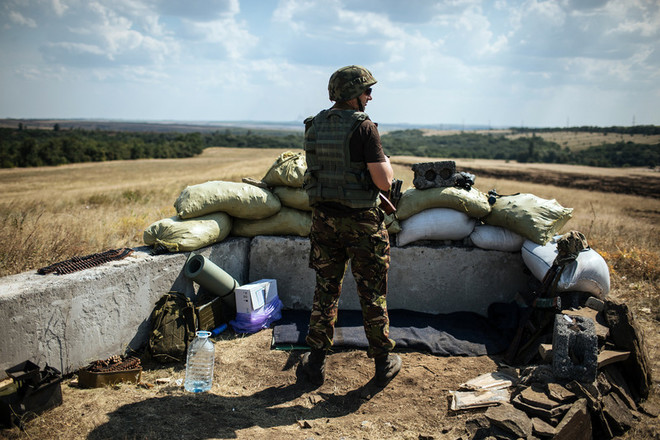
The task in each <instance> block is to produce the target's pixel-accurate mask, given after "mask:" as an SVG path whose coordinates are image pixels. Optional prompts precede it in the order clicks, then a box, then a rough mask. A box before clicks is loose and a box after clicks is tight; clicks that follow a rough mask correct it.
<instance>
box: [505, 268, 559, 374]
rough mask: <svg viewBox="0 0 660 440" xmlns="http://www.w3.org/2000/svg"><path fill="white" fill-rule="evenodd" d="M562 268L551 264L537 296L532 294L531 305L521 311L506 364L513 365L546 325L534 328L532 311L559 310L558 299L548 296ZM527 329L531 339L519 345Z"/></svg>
mask: <svg viewBox="0 0 660 440" xmlns="http://www.w3.org/2000/svg"><path fill="white" fill-rule="evenodd" d="M564 267H565V266H564V265H563V264H561V265H560V264H553V265H552V267H550V269H548V272H547V273H546V274H545V276H544V277H543V281H542V283H541V288H540V289H539V292H538V294H537V293H536V292H534V294H535V297H534V298H532V301H531V303H530V304H527V307H526V308H525V309H524V310H523V312H522V315H521V316H520V322H519V324H518V329H517V330H516V334H515V335H514V336H513V339H512V340H511V344H509V348H508V349H507V351H506V353H505V354H504V360H505V361H506V362H507V363H508V364H514V363H515V361H516V358H517V357H518V354H519V353H521V352H522V351H523V350H524V349H525V348H527V346H528V345H529V344H530V343H531V342H533V340H534V337H535V336H536V335H537V334H539V333H540V332H542V331H543V328H544V327H545V326H546V324H547V323H546V322H542V323H541V324H540V325H539V328H538V329H537V328H535V327H534V325H533V324H532V322H531V320H532V315H533V313H534V311H535V310H537V309H548V308H553V309H555V310H557V309H560V308H561V301H560V298H559V297H556V298H550V295H551V294H553V293H554V291H555V289H556V287H557V283H558V282H559V278H560V277H561V273H562V272H563V271H564ZM528 329H529V330H530V333H531V337H530V338H529V339H528V340H527V341H526V342H525V343H524V344H521V343H522V341H523V334H524V333H525V331H526V330H528ZM521 345H522V347H521Z"/></svg>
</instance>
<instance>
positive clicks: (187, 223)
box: [143, 212, 232, 252]
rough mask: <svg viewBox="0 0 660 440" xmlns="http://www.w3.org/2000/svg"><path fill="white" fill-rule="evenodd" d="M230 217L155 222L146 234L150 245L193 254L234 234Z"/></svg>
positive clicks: (219, 216) (144, 237) (145, 240)
mask: <svg viewBox="0 0 660 440" xmlns="http://www.w3.org/2000/svg"><path fill="white" fill-rule="evenodd" d="M231 224H232V221H231V217H229V216H228V215H227V214H225V213H224V212H215V213H213V214H209V215H205V216H202V217H197V218H195V219H191V220H182V219H180V218H179V217H178V216H174V217H170V218H166V219H162V220H158V221H157V222H154V223H152V224H151V225H150V226H149V227H148V228H147V229H145V231H144V234H143V239H144V243H145V244H146V245H148V246H154V247H164V248H165V249H167V250H168V251H170V252H186V251H194V250H196V249H200V248H203V247H206V246H210V245H212V244H214V243H218V242H220V241H222V240H224V239H225V237H227V235H229V232H230V231H231Z"/></svg>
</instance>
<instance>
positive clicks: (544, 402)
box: [520, 384, 560, 409]
mask: <svg viewBox="0 0 660 440" xmlns="http://www.w3.org/2000/svg"><path fill="white" fill-rule="evenodd" d="M520 400H522V401H523V402H525V403H527V404H529V405H533V406H536V407H538V408H544V409H552V408H556V407H558V406H560V403H559V402H557V401H555V400H552V399H550V398H549V397H548V396H547V395H546V394H545V390H544V389H543V388H541V386H539V385H538V384H537V385H532V386H530V387H527V388H525V389H524V390H523V391H522V392H521V393H520Z"/></svg>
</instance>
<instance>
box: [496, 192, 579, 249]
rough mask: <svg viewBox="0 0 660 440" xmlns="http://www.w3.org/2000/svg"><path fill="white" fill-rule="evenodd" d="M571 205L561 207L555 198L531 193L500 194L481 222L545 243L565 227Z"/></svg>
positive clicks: (571, 209) (571, 212)
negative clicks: (544, 197) (543, 197)
mask: <svg viewBox="0 0 660 440" xmlns="http://www.w3.org/2000/svg"><path fill="white" fill-rule="evenodd" d="M572 214H573V208H564V207H563V206H561V205H560V204H559V203H557V201H556V200H555V199H551V200H546V199H542V198H540V197H537V196H535V195H533V194H513V195H507V196H499V197H498V198H497V201H496V202H495V204H494V205H493V206H492V207H491V211H490V214H488V216H487V217H486V218H485V219H484V223H486V224H488V225H493V226H501V227H503V228H506V229H509V230H511V231H513V232H515V233H517V234H520V235H522V236H523V237H525V238H527V239H529V240H532V241H533V242H535V243H538V244H545V243H547V242H548V241H549V240H550V239H551V238H552V237H553V236H554V235H555V234H557V233H558V232H559V230H560V229H561V228H563V227H564V225H565V224H566V222H568V220H570V218H571V216H572Z"/></svg>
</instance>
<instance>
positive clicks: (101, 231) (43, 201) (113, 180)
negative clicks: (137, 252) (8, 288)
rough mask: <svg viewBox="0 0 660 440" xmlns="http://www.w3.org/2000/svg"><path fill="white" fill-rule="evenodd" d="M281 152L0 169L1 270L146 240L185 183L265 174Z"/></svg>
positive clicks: (211, 152) (215, 151)
mask: <svg viewBox="0 0 660 440" xmlns="http://www.w3.org/2000/svg"><path fill="white" fill-rule="evenodd" d="M280 153H281V151H279V150H263V149H231V148H225V149H220V148H208V149H206V150H205V151H204V153H203V154H201V155H200V156H198V157H195V158H191V159H160V160H156V159H153V160H136V161H116V162H103V163H86V164H75V165H65V166H59V167H43V168H28V169H9V170H0V186H2V188H3V191H2V192H1V193H0V276H5V275H9V274H13V273H18V272H23V271H27V270H32V269H37V268H39V267H43V266H46V265H48V264H52V263H54V262H57V261H61V260H65V259H68V258H71V257H73V256H75V255H86V254H90V253H95V252H100V251H103V250H107V249H111V248H118V247H124V246H127V247H135V246H139V245H142V244H143V242H142V233H143V231H144V229H145V228H146V227H147V226H149V225H150V224H151V223H153V222H154V221H157V220H160V219H162V218H165V217H170V216H172V215H174V214H175V211H174V207H173V204H174V201H175V200H176V198H177V197H178V195H179V194H180V193H181V191H182V190H183V189H184V188H185V187H186V186H188V185H194V184H197V183H202V182H206V181H208V180H228V181H240V180H241V178H243V177H254V178H261V177H263V175H264V174H265V173H266V171H267V170H268V169H269V167H270V166H271V165H272V163H273V162H274V161H275V159H276V158H277V156H278V155H279V154H280Z"/></svg>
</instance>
